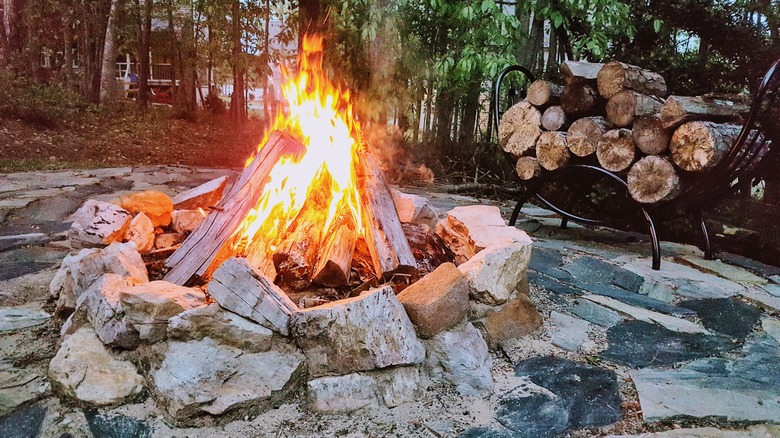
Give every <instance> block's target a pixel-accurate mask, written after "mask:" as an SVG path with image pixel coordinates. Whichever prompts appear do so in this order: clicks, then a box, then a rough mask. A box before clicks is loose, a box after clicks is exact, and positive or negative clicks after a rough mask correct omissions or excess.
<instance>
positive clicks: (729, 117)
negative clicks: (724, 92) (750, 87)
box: [661, 96, 750, 128]
mask: <svg viewBox="0 0 780 438" xmlns="http://www.w3.org/2000/svg"><path fill="white" fill-rule="evenodd" d="M749 111H750V106H749V105H747V104H745V103H741V102H734V101H730V100H724V99H712V98H705V97H701V96H696V97H694V96H669V98H668V99H666V102H665V103H664V105H663V107H661V120H662V121H663V123H664V127H666V128H676V127H678V126H680V125H682V124H683V123H685V122H691V121H694V120H709V121H711V122H730V121H734V119H735V118H738V117H739V116H740V115H741V114H744V113H747V112H749Z"/></svg>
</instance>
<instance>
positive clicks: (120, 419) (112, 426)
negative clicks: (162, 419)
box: [84, 409, 152, 438]
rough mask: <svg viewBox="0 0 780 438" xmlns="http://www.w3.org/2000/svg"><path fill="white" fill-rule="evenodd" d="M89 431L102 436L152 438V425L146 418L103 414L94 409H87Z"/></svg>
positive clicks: (93, 434) (112, 437) (85, 411)
mask: <svg viewBox="0 0 780 438" xmlns="http://www.w3.org/2000/svg"><path fill="white" fill-rule="evenodd" d="M84 417H85V418H86V419H87V425H88V426H89V431H90V432H92V436H95V437H101V438H103V437H104V438H152V426H150V425H149V423H147V422H146V421H144V420H139V419H137V418H132V417H128V416H126V415H121V414H114V415H108V414H101V413H100V412H98V411H96V410H94V409H85V410H84Z"/></svg>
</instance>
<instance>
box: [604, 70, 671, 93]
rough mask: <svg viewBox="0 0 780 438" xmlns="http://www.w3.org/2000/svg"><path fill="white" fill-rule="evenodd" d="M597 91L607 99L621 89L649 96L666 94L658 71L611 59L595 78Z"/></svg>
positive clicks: (664, 84) (663, 82)
mask: <svg viewBox="0 0 780 438" xmlns="http://www.w3.org/2000/svg"><path fill="white" fill-rule="evenodd" d="M596 82H597V85H598V89H599V93H600V94H601V96H602V97H604V98H605V99H609V98H611V97H612V96H614V95H615V94H617V93H619V92H620V91H623V90H634V91H636V92H638V93H642V94H647V95H651V96H660V97H663V96H666V81H664V78H663V76H661V75H659V74H658V73H654V72H651V71H649V70H645V69H643V68H640V67H637V66H635V65H630V64H624V63H622V62H618V61H612V62H609V63H607V64H605V65H604V67H603V68H602V69H601V71H599V74H598V78H597V79H596Z"/></svg>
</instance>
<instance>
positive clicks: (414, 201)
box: [391, 189, 439, 229]
mask: <svg viewBox="0 0 780 438" xmlns="http://www.w3.org/2000/svg"><path fill="white" fill-rule="evenodd" d="M391 192H392V194H393V203H394V204H395V211H396V212H397V213H398V219H400V220H401V222H408V223H412V224H419V225H423V224H424V225H428V226H429V227H431V229H436V223H437V222H439V215H438V214H436V210H434V208H433V206H432V205H431V202H430V201H428V199H426V198H423V197H422V196H418V195H412V194H409V193H403V192H401V191H399V190H395V189H393V190H392V191H391Z"/></svg>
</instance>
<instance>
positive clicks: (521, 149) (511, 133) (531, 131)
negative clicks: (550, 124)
mask: <svg viewBox="0 0 780 438" xmlns="http://www.w3.org/2000/svg"><path fill="white" fill-rule="evenodd" d="M541 124H542V114H541V113H540V112H539V110H538V109H536V108H535V107H534V106H533V105H531V104H530V103H529V102H527V101H522V102H518V103H516V104H515V105H513V106H512V107H511V108H509V109H508V110H507V111H506V112H505V113H504V115H503V116H501V123H500V124H499V127H498V142H499V144H500V145H501V147H502V148H504V150H505V151H506V152H509V153H510V154H512V155H514V156H516V157H519V156H521V155H523V154H524V153H526V152H530V151H533V149H534V145H536V139H538V138H539V135H540V134H541V133H542V128H541Z"/></svg>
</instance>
